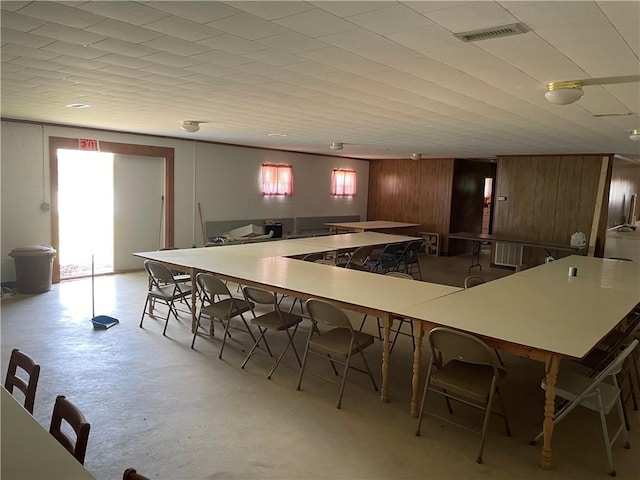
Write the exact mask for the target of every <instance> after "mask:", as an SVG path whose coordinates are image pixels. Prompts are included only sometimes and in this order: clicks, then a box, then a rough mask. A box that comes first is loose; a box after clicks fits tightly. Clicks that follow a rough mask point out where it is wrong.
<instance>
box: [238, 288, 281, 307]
mask: <svg viewBox="0 0 640 480" xmlns="http://www.w3.org/2000/svg"><path fill="white" fill-rule="evenodd" d="M242 292H243V293H244V297H245V298H246V299H247V300H249V301H250V302H253V303H259V304H262V305H273V308H274V309H275V310H279V309H278V299H277V297H276V295H275V293H273V292H270V291H269V290H263V289H261V288H256V287H244V288H243V289H242Z"/></svg>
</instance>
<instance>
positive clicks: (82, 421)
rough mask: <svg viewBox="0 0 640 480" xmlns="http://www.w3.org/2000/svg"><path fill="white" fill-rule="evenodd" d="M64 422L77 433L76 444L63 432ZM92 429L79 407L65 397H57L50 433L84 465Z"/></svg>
mask: <svg viewBox="0 0 640 480" xmlns="http://www.w3.org/2000/svg"><path fill="white" fill-rule="evenodd" d="M63 420H64V421H65V422H66V423H68V424H69V425H70V426H71V428H72V429H73V431H74V432H75V434H76V439H75V442H74V441H73V439H71V438H70V437H68V436H67V434H66V433H64V432H63V431H62V421H63ZM90 428H91V426H90V425H89V423H88V422H87V419H86V418H84V415H83V414H82V412H81V411H80V409H79V408H78V407H76V406H75V405H74V404H73V403H71V402H70V401H69V400H67V399H66V398H65V396H64V395H58V396H57V397H56V403H55V405H54V406H53V415H52V417H51V426H50V427H49V433H50V434H51V435H53V437H54V438H55V439H56V440H58V442H60V444H61V445H62V446H63V447H64V448H66V449H67V450H68V451H69V452H70V453H71V454H72V455H73V456H74V457H75V458H76V460H78V461H79V462H80V463H81V464H83V465H84V455H85V452H86V451H87V442H88V441H89V430H90Z"/></svg>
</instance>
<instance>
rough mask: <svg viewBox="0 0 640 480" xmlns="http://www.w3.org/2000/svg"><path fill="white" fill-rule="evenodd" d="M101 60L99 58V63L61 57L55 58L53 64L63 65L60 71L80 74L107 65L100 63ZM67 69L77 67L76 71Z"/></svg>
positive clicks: (68, 56) (66, 56) (67, 56)
mask: <svg viewBox="0 0 640 480" xmlns="http://www.w3.org/2000/svg"><path fill="white" fill-rule="evenodd" d="M102 58H104V57H100V61H96V60H88V59H86V58H79V57H72V56H71V55H61V56H59V57H56V58H55V63H57V64H60V65H64V67H63V68H62V69H61V70H62V71H65V72H66V71H69V72H81V71H87V70H97V69H99V68H102V67H104V66H105V65H108V63H107V62H103V61H102ZM67 67H77V68H78V69H74V68H67Z"/></svg>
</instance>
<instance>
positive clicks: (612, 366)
mask: <svg viewBox="0 0 640 480" xmlns="http://www.w3.org/2000/svg"><path fill="white" fill-rule="evenodd" d="M638 343H640V342H638V340H637V339H635V340H633V342H631V343H630V344H629V345H627V346H626V347H625V348H624V350H622V351H621V352H620V353H619V354H618V356H617V357H616V358H614V359H613V360H612V361H611V363H609V365H607V366H606V367H605V368H603V369H602V371H601V372H600V373H599V374H598V375H596V376H595V377H593V382H592V384H591V385H590V386H589V387H587V389H586V390H585V391H584V392H582V395H581V396H583V395H586V394H588V393H589V392H591V391H592V390H593V389H595V388H596V387H597V386H598V385H599V384H600V383H601V382H602V381H603V380H604V379H605V378H607V377H608V376H610V375H615V374H616V373H618V372H619V371H620V369H621V368H622V364H623V362H624V361H625V360H626V358H627V357H628V356H629V355H631V352H633V349H634V348H636V347H637V346H638Z"/></svg>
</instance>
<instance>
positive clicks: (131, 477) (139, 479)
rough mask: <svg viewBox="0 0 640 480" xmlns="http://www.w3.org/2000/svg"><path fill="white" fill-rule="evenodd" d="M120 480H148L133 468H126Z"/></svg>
mask: <svg viewBox="0 0 640 480" xmlns="http://www.w3.org/2000/svg"><path fill="white" fill-rule="evenodd" d="M122 480H150V479H149V477H145V476H144V475H142V474H140V473H138V472H136V469H135V468H127V469H126V470H125V471H124V475H122Z"/></svg>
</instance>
